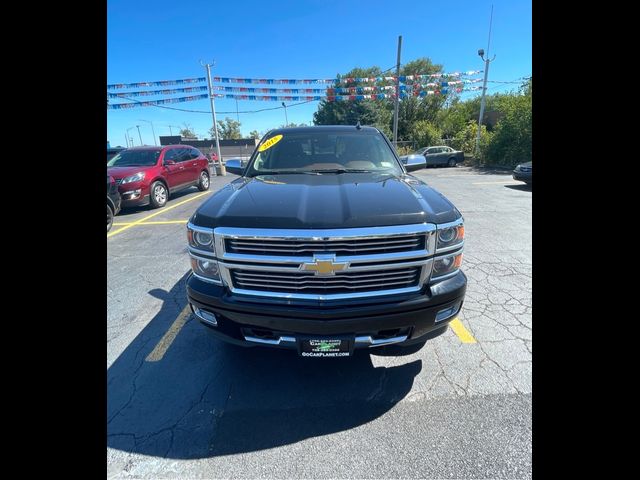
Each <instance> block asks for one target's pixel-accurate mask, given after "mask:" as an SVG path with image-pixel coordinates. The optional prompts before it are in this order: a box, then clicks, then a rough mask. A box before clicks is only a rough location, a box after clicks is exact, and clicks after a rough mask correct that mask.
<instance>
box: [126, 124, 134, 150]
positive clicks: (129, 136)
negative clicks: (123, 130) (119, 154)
mask: <svg viewBox="0 0 640 480" xmlns="http://www.w3.org/2000/svg"><path fill="white" fill-rule="evenodd" d="M134 128H135V127H129V128H127V138H128V139H129V143H128V144H127V145H129V146H131V147H133V137H132V136H131V135H129V130H133V129H134Z"/></svg>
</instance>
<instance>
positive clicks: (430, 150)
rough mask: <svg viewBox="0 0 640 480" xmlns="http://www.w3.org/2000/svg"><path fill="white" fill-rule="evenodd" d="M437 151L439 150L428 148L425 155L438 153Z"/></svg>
mask: <svg viewBox="0 0 640 480" xmlns="http://www.w3.org/2000/svg"><path fill="white" fill-rule="evenodd" d="M439 150H440V149H439V148H429V149H427V153H428V154H432V153H438V151H439Z"/></svg>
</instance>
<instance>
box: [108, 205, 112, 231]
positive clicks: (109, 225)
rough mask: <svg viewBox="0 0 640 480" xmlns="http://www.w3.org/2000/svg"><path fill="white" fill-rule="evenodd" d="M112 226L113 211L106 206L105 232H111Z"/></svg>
mask: <svg viewBox="0 0 640 480" xmlns="http://www.w3.org/2000/svg"><path fill="white" fill-rule="evenodd" d="M112 226H113V210H111V207H110V206H109V205H107V232H108V231H109V230H111V227H112Z"/></svg>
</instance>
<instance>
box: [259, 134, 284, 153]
mask: <svg viewBox="0 0 640 480" xmlns="http://www.w3.org/2000/svg"><path fill="white" fill-rule="evenodd" d="M280 140H282V135H276V136H275V137H271V138H270V139H269V140H267V141H265V142H264V143H263V144H262V145H260V146H259V147H258V151H259V152H264V151H265V150H266V149H267V148H271V147H273V146H274V145H275V144H276V143H278V142H279V141H280Z"/></svg>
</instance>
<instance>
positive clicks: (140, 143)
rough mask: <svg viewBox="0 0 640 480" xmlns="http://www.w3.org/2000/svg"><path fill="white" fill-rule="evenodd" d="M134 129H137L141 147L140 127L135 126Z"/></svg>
mask: <svg viewBox="0 0 640 480" xmlns="http://www.w3.org/2000/svg"><path fill="white" fill-rule="evenodd" d="M136 128H137V129H138V138H139V139H140V146H142V135H140V125H136Z"/></svg>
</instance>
